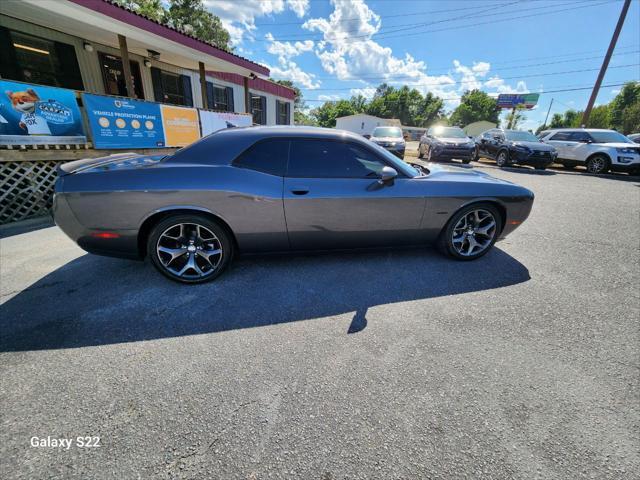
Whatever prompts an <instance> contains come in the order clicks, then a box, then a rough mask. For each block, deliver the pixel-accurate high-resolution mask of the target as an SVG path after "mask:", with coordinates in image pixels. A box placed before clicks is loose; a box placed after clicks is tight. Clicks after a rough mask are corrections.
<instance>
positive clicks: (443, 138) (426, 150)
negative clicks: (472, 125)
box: [418, 126, 476, 163]
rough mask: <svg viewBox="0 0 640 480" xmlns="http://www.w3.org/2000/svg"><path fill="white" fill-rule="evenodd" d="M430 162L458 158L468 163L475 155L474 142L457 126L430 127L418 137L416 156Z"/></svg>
mask: <svg viewBox="0 0 640 480" xmlns="http://www.w3.org/2000/svg"><path fill="white" fill-rule="evenodd" d="M425 156H426V157H427V160H428V161H430V162H434V161H438V160H445V161H450V160H453V159H460V160H462V163H469V162H470V161H471V160H473V159H474V158H475V156H476V144H475V143H474V141H473V140H472V139H470V138H469V137H467V135H466V134H465V133H464V132H463V131H462V129H461V128H459V127H443V126H436V127H431V128H429V130H427V132H426V133H425V134H424V135H423V136H422V138H420V143H419V144H418V158H424V157H425Z"/></svg>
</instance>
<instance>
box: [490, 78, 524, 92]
mask: <svg viewBox="0 0 640 480" xmlns="http://www.w3.org/2000/svg"><path fill="white" fill-rule="evenodd" d="M484 86H485V87H487V88H492V89H495V90H496V92H497V93H529V92H530V90H529V88H527V84H526V82H524V81H523V80H519V81H518V82H517V83H516V86H515V87H512V86H511V85H508V84H507V83H506V82H505V81H504V79H502V78H500V76H498V75H494V76H493V77H490V78H489V80H487V81H486V82H484Z"/></svg>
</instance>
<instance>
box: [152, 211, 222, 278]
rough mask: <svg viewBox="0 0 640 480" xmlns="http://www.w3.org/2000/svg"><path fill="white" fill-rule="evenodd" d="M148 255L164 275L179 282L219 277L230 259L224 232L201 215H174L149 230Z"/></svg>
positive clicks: (216, 224)
mask: <svg viewBox="0 0 640 480" xmlns="http://www.w3.org/2000/svg"><path fill="white" fill-rule="evenodd" d="M147 252H149V257H150V258H151V262H152V263H153V265H154V266H155V267H156V268H157V269H158V270H159V271H160V273H162V274H163V275H164V276H166V277H168V278H170V279H171V280H175V281H177V282H182V283H204V282H209V281H211V280H213V279H215V278H216V277H218V276H219V275H220V274H221V273H222V272H223V271H224V270H225V269H226V268H227V266H228V265H229V262H230V261H231V258H232V257H233V242H232V240H231V238H230V236H229V234H228V233H227V231H226V230H225V229H224V228H223V227H221V226H220V225H219V224H218V223H216V222H214V221H212V220H210V219H209V218H207V217H205V216H203V215H176V216H172V217H169V218H167V219H165V220H163V221H161V222H160V223H158V224H157V225H156V226H155V227H153V229H152V230H151V234H150V235H149V239H148V241H147Z"/></svg>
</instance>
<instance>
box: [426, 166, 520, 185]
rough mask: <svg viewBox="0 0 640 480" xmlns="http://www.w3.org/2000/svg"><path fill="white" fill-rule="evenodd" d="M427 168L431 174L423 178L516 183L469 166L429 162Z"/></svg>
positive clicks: (504, 183) (505, 183)
mask: <svg viewBox="0 0 640 480" xmlns="http://www.w3.org/2000/svg"><path fill="white" fill-rule="evenodd" d="M425 166H426V168H427V170H429V172H430V173H429V175H427V176H426V177H423V178H430V179H437V180H440V181H451V182H460V181H462V182H474V183H490V184H494V185H495V184H503V185H516V184H515V183H512V182H509V181H507V180H502V179H500V178H496V177H492V176H491V175H489V174H488V173H485V172H481V171H479V170H472V169H469V168H459V167H450V166H444V165H439V164H436V163H427V164H426V165H425Z"/></svg>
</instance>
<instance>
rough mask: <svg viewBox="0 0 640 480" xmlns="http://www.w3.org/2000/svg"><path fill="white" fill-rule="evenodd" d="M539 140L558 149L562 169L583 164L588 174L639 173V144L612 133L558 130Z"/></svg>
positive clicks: (619, 134) (589, 129)
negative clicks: (610, 172) (611, 172)
mask: <svg viewBox="0 0 640 480" xmlns="http://www.w3.org/2000/svg"><path fill="white" fill-rule="evenodd" d="M542 141H543V142H545V143H547V144H549V145H552V146H553V147H555V149H556V150H558V161H559V162H560V163H562V164H563V165H564V166H565V168H569V169H571V168H574V167H576V166H577V165H584V166H585V167H586V168H587V171H588V172H589V173H605V172H607V171H609V170H613V171H617V172H629V173H632V174H633V173H635V174H637V173H640V145H637V144H635V143H633V141H632V140H630V139H628V138H627V137H625V136H624V135H622V134H621V133H619V132H616V131H615V130H602V129H596V128H561V129H557V130H551V131H549V132H548V133H547V134H546V135H545V136H544V137H543V138H542Z"/></svg>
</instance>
